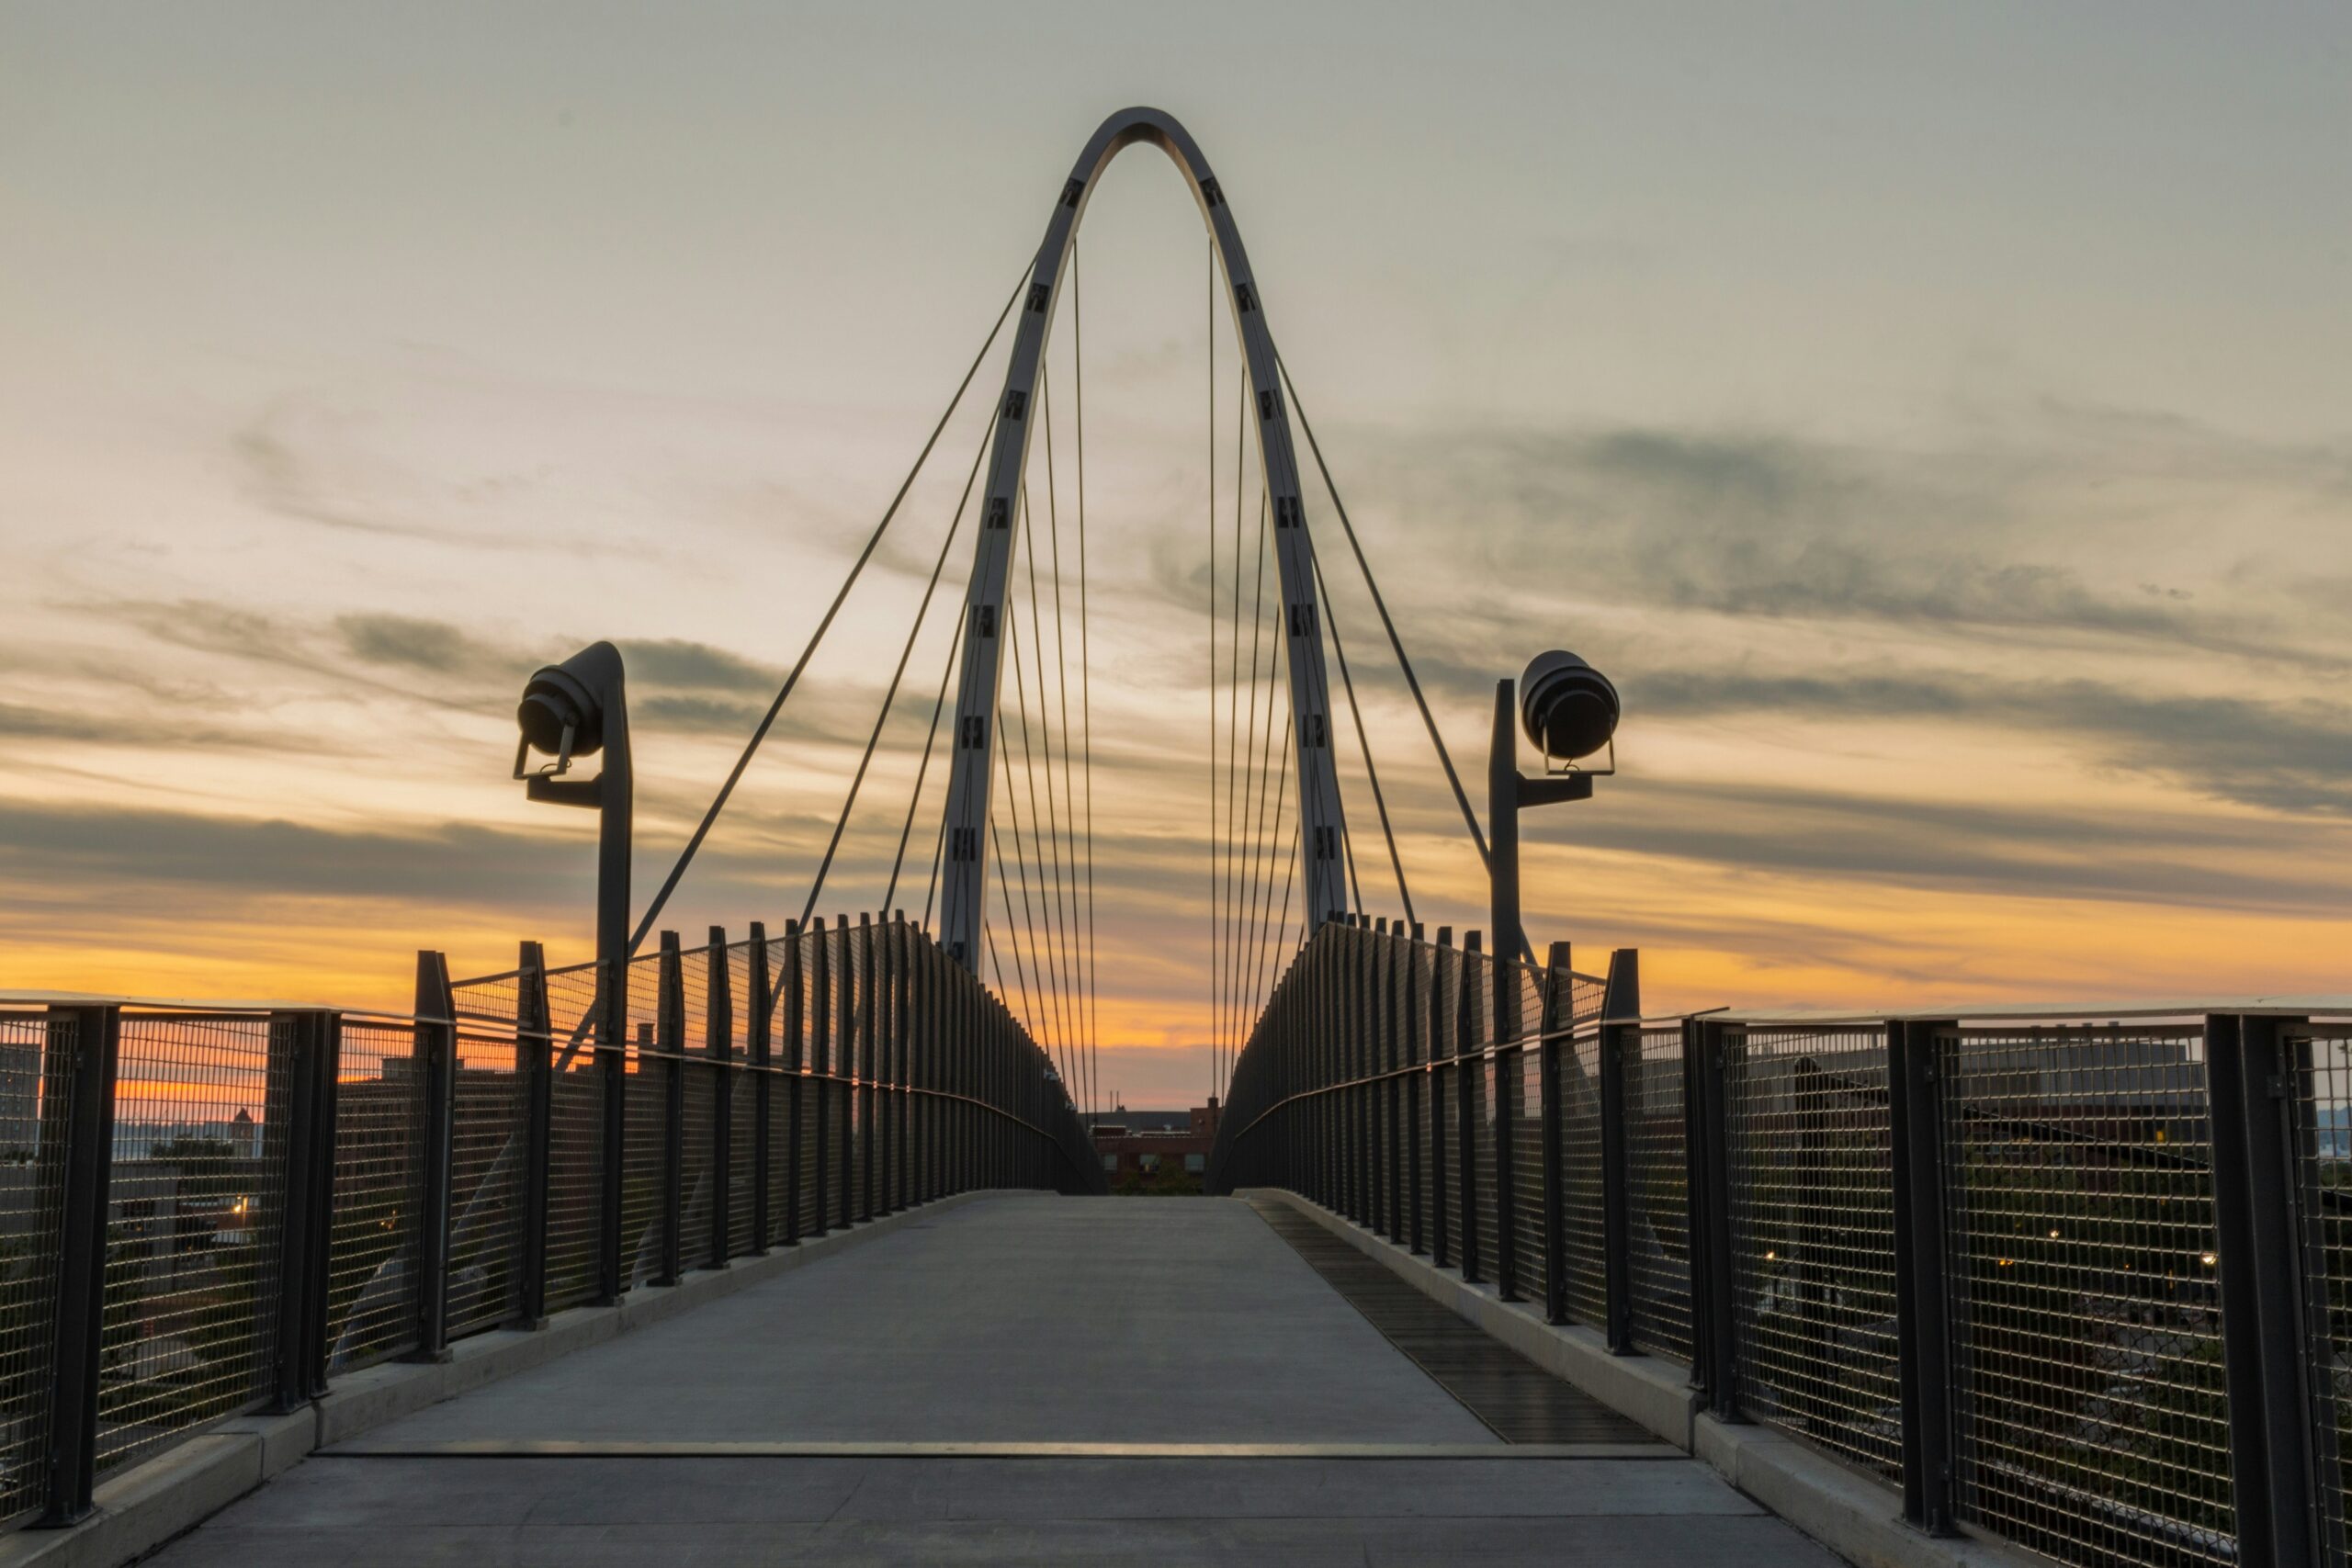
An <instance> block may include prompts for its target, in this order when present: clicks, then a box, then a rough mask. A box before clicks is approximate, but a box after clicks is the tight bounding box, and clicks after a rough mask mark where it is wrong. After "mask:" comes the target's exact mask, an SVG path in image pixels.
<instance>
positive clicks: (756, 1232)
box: [743, 920, 775, 1258]
mask: <svg viewBox="0 0 2352 1568" xmlns="http://www.w3.org/2000/svg"><path fill="white" fill-rule="evenodd" d="M749 958H750V967H751V972H752V976H751V978H752V994H751V997H750V998H748V1005H749V1006H750V1008H751V1013H750V1015H749V1018H748V1024H749V1029H748V1032H746V1033H745V1035H744V1037H743V1038H744V1050H745V1056H744V1060H745V1061H746V1062H747V1063H748V1064H749V1066H750V1071H751V1075H752V1084H751V1089H752V1250H751V1255H752V1257H753V1258H764V1257H766V1256H767V1250H768V1240H769V1238H770V1237H771V1236H773V1235H775V1228H774V1227H775V1213H773V1212H772V1209H773V1205H772V1204H771V1203H770V1201H769V1197H768V1194H769V1192H770V1190H772V1189H773V1188H774V1187H775V1182H774V1181H772V1180H770V1179H769V1177H768V1172H769V1170H770V1168H771V1162H772V1160H773V1158H774V1156H775V1137H774V1134H773V1130H772V1129H773V1124H774V1123H773V1118H774V1110H773V1106H774V1098H773V1095H772V1093H771V1090H772V1089H773V1088H774V1086H775V1050H774V1048H773V1045H772V1041H773V1040H774V1037H775V981H774V980H773V978H772V977H771V976H769V973H768V928H767V925H766V923H765V922H763V921H760V920H753V921H752V948H751V953H750V954H749Z"/></svg>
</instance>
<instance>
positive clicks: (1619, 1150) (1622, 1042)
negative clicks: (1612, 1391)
mask: <svg viewBox="0 0 2352 1568" xmlns="http://www.w3.org/2000/svg"><path fill="white" fill-rule="evenodd" d="M1641 1016H1642V970H1641V955H1640V954H1639V953H1637V952H1635V950H1634V949H1633V948H1630V947H1621V948H1619V949H1618V950H1617V951H1616V952H1614V953H1611V954H1610V955H1609V980H1608V984H1607V986H1606V987H1604V989H1603V990H1602V992H1601V1000H1600V1017H1601V1024H1600V1236H1601V1300H1602V1303H1603V1308H1604V1314H1605V1316H1606V1319H1607V1321H1606V1322H1605V1323H1603V1324H1602V1325H1601V1327H1602V1331H1603V1334H1604V1335H1605V1337H1606V1338H1607V1340H1608V1344H1609V1353H1610V1354H1611V1355H1612V1356H1631V1355H1633V1354H1634V1268H1633V1259H1632V1251H1631V1247H1630V1246H1629V1245H1628V1244H1629V1241H1630V1239H1631V1237H1632V1235H1633V1185H1634V1183H1633V1174H1634V1173H1633V1161H1632V1157H1631V1152H1630V1150H1629V1148H1628V1146H1627V1140H1626V1127H1625V1069H1626V1066H1627V1065H1628V1064H1629V1063H1630V1062H1632V1061H1633V1059H1634V1057H1635V1056H1636V1055H1638V1054H1639V1053H1640V1051H1641V1048H1642V1025H1641Z"/></svg>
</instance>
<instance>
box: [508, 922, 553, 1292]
mask: <svg viewBox="0 0 2352 1568" xmlns="http://www.w3.org/2000/svg"><path fill="white" fill-rule="evenodd" d="M517 967H518V969H519V970H520V974H519V976H517V978H516V980H515V1066H516V1067H517V1068H518V1069H519V1070H520V1071H521V1073H522V1076H523V1247H522V1252H523V1263H522V1272H523V1290H522V1325H523V1326H524V1327H526V1328H545V1327H546V1326H547V1319H548V1183H549V1181H550V1179H551V1178H552V1175H553V1157H554V1149H555V1042H554V1040H553V1038H552V1027H551V1024H550V1015H549V1011H548V960H547V953H546V950H545V949H543V948H541V947H540V946H539V944H538V943H537V942H525V943H524V944H523V948H522V953H521V955H520V958H519V962H518V964H517Z"/></svg>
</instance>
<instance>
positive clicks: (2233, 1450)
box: [2205, 1013, 2334, 1568]
mask: <svg viewBox="0 0 2352 1568" xmlns="http://www.w3.org/2000/svg"><path fill="white" fill-rule="evenodd" d="M2304 1027H2305V1025H2304V1021H2303V1020H2301V1019H2286V1018H2278V1017H2271V1016H2267V1015H2264V1014H2259V1013H2217V1014H2215V1015H2213V1016H2211V1017H2210V1018H2208V1019H2207V1020H2206V1021H2205V1062H2206V1081H2207V1086H2208V1093H2209V1095H2210V1097H2211V1106H2212V1123H2213V1220H2214V1231H2215V1233H2216V1238H2217V1240H2216V1250H2217V1251H2218V1252H2219V1254H2220V1274H2221V1291H2222V1366H2223V1370H2224V1373H2225V1376H2226V1378H2227V1383H2228V1388H2229V1419H2230V1477H2231V1492H2232V1495H2233V1500H2234V1502H2235V1504H2236V1521H2237V1537H2238V1561H2239V1562H2264V1563H2279V1564H2282V1565H2292V1568H2305V1565H2315V1564H2317V1563H2318V1562H2319V1561H2320V1558H2319V1543H2318V1541H2317V1540H2316V1539H2315V1534H2314V1531H2313V1529H2312V1524H2313V1521H2314V1520H2315V1519H2316V1518H2317V1517H2318V1499H2319V1498H2320V1496H2321V1495H2322V1492H2321V1487H2322V1486H2324V1485H2325V1484H2328V1483H2331V1482H2332V1481H2333V1480H2334V1478H2333V1477H2332V1476H2331V1477H2327V1478H2323V1477H2321V1475H2320V1474H2319V1466H2318V1462H2317V1461H2318V1451H2317V1448H2316V1445H2315V1442H2314V1436H2315V1432H2316V1427H2317V1421H2316V1418H2315V1416H2316V1413H2315V1412H2314V1410H2313V1408H2312V1379H2311V1375H2310V1374H2311V1367H2310V1365H2309V1360H2308V1359H2309V1357H2310V1355H2311V1347H2312V1336H2311V1333H2310V1329H2309V1324H2308V1321H2307V1318H2308V1314H2311V1313H2312V1311H2313V1310H2314V1304H2315V1303H2316V1304H2317V1306H2318V1307H2319V1308H2320V1310H2324V1307H2325V1298H2324V1295H2322V1296H2319V1297H2316V1298H2315V1297H2314V1295H2313V1294H2312V1283H2311V1282H2310V1281H2307V1280H2305V1279H2304V1278H2303V1259H2304V1249H2303V1247H2302V1238H2303V1228H2304V1227H2303V1224H2301V1222H2300V1218H2299V1215H2298V1213H2297V1209H2298V1202H2297V1200H2298V1199H2299V1198H2301V1196H2302V1188H2303V1183H2302V1180H2301V1176H2300V1173H2299V1172H2298V1171H2297V1169H2296V1163H2297V1162H2296V1158H2295V1153H2296V1150H2297V1148H2298V1146H2299V1145H2301V1144H2302V1143H2304V1142H2305V1141H2306V1140H2305V1139H2303V1138H2302V1137H2299V1136H2298V1133H2297V1123H2298V1122H2303V1121H2305V1120H2306V1119H2307V1115H2306V1112H2305V1111H2304V1109H2303V1108H2304V1106H2305V1105H2306V1103H2307V1101H2306V1098H2305V1096H2304V1093H2303V1085H2305V1084H2306V1083H2308V1082H2309V1081H2310V1077H2309V1071H2310V1062H2309V1058H2308V1051H2309V1043H2308V1041H2306V1040H2303V1039H2301V1032H2302V1031H2303V1029H2304Z"/></svg>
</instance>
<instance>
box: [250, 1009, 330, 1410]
mask: <svg viewBox="0 0 2352 1568" xmlns="http://www.w3.org/2000/svg"><path fill="white" fill-rule="evenodd" d="M319 1016H320V1015H319V1014H317V1013H315V1012H311V1011H307V1010H306V1011H285V1012H274V1013H272V1014H271V1015H270V1018H269V1075H270V1077H271V1078H272V1079H273V1080H274V1081H273V1082H272V1084H271V1085H270V1087H269V1088H268V1089H266V1090H265V1092H264V1098H265V1100H266V1103H268V1104H271V1105H283V1106H284V1107H285V1108H286V1139H285V1145H284V1149H283V1156H284V1158H285V1161H286V1188H285V1190H286V1199H285V1208H284V1213H283V1215H282V1217H281V1220H280V1223H279V1226H278V1246H277V1336H276V1343H275V1345H274V1346H273V1347H272V1349H273V1352H274V1355H273V1360H274V1366H273V1369H272V1370H273V1371H274V1372H275V1373H276V1389H275V1393H274V1397H273V1399H272V1402H271V1408H272V1409H273V1410H275V1411H277V1413H278V1414H280V1415H283V1414H285V1413H287V1412H288V1411H291V1410H295V1409H298V1408H300V1406H301V1404H302V1403H303V1401H304V1400H306V1399H307V1398H309V1397H310V1394H309V1382H310V1380H309V1377H308V1375H307V1371H308V1369H307V1351H308V1349H309V1346H310V1341H311V1317H312V1312H311V1303H312V1302H313V1300H314V1298H316V1297H317V1295H318V1293H319V1286H320V1281H319V1280H318V1278H317V1276H318V1275H320V1274H322V1272H323V1271H324V1269H323V1264H322V1259H321V1258H320V1257H319V1255H318V1251H317V1247H318V1235H317V1225H316V1220H317V1213H318V1210H319V1208H320V1206H321V1205H322V1203H323V1202H325V1201H326V1198H325V1195H324V1194H322V1192H320V1190H318V1178H319V1161H318V1138H319V1125H318V1123H319V1110H320V1107H319V1100H320V1096H319V1083H318V1079H319V1068H320V1060H319V1058H320V1055H321V1052H320V1046H321V1043H322V1042H321V1039H320V1033H321V1032H320V1030H319V1028H318V1020H319Z"/></svg>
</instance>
